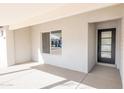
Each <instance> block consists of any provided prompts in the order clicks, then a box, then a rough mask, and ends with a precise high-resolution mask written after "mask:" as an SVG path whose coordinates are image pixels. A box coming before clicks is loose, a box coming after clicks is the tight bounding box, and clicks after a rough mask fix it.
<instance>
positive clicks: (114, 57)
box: [96, 28, 116, 66]
mask: <svg viewBox="0 0 124 93" xmlns="http://www.w3.org/2000/svg"><path fill="white" fill-rule="evenodd" d="M96 31H97V33H96V34H97V35H96V36H97V47H96V48H97V51H96V52H97V63H98V64H103V65H104V64H105V65H108V66H115V65H116V28H103V29H97V30H96ZM98 31H101V32H102V31H113V32H112V36H114V37H113V41H112V46H113V47H112V51H113V54H112V61H113V62H114V63H113V64H112V63H104V62H99V61H98V60H99V43H98V42H99V41H98V39H99V38H100V37H99V36H98V34H99V33H98Z"/></svg>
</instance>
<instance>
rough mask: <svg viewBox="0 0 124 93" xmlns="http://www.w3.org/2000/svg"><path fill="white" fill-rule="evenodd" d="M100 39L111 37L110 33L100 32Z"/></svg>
mask: <svg viewBox="0 0 124 93" xmlns="http://www.w3.org/2000/svg"><path fill="white" fill-rule="evenodd" d="M101 37H102V38H106V37H112V33H111V31H107V32H102V36H101Z"/></svg>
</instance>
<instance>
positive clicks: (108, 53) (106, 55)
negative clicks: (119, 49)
mask: <svg viewBox="0 0 124 93" xmlns="http://www.w3.org/2000/svg"><path fill="white" fill-rule="evenodd" d="M101 57H102V58H111V53H110V52H101Z"/></svg>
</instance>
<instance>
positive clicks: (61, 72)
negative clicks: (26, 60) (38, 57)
mask: <svg viewBox="0 0 124 93" xmlns="http://www.w3.org/2000/svg"><path fill="white" fill-rule="evenodd" d="M31 68H32V69H37V70H40V71H44V72H47V73H50V74H53V75H56V76H59V77H63V78H65V79H67V80H72V81H75V82H80V81H81V80H82V79H83V78H84V77H85V73H82V72H78V71H73V70H68V69H63V68H60V67H56V66H51V65H47V64H44V65H38V66H33V67H31Z"/></svg>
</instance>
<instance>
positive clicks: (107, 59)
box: [97, 28, 116, 64]
mask: <svg viewBox="0 0 124 93" xmlns="http://www.w3.org/2000/svg"><path fill="white" fill-rule="evenodd" d="M115 36H116V28H110V29H98V53H97V54H98V57H97V58H98V62H99V63H108V64H115V41H116V40H115V38H116V37H115Z"/></svg>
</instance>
